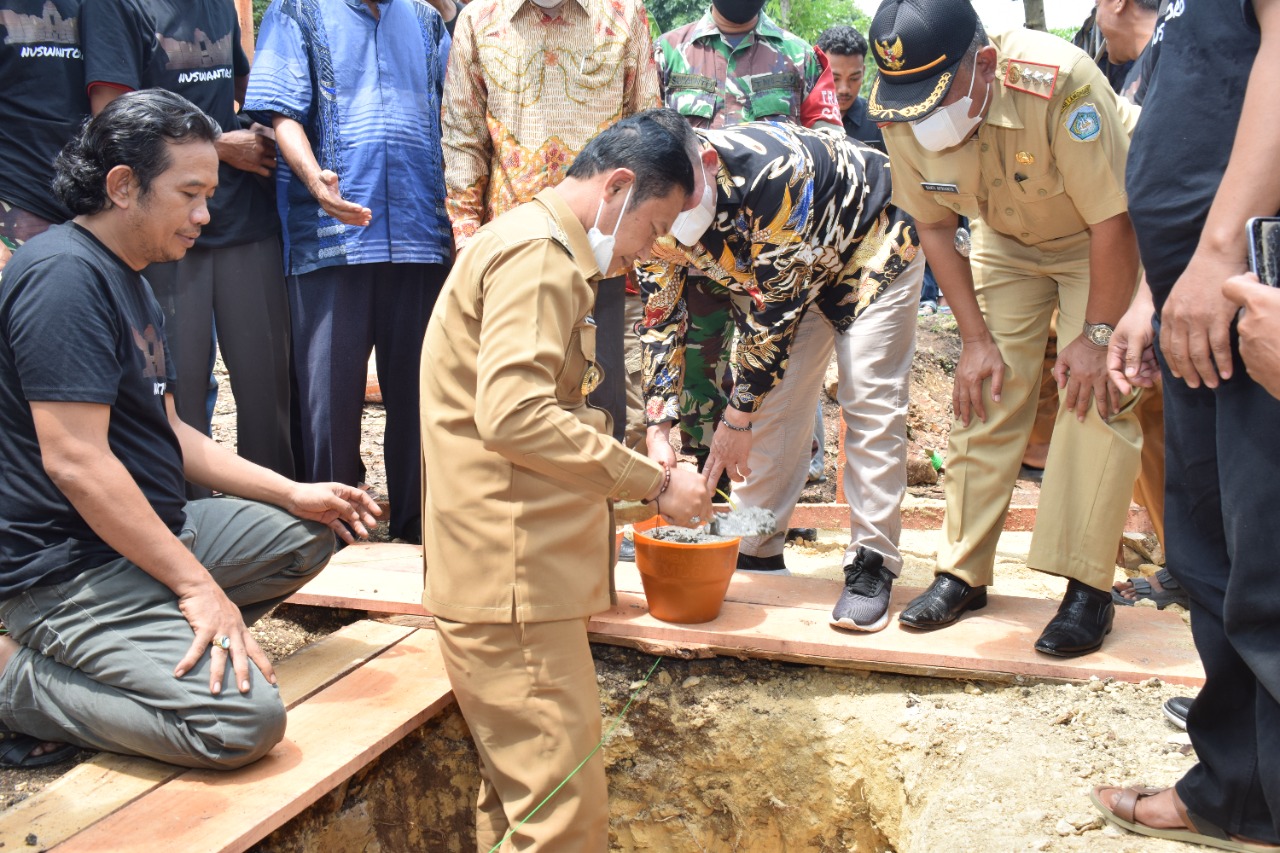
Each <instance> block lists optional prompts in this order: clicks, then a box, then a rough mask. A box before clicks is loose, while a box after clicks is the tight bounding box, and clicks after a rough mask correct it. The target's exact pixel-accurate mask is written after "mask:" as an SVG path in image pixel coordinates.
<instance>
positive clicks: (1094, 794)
mask: <svg viewBox="0 0 1280 853" xmlns="http://www.w3.org/2000/svg"><path fill="white" fill-rule="evenodd" d="M1166 790H1168V789H1167V788H1148V787H1145V786H1142V787H1136V788H1120V787H1117V786H1114V785H1099V786H1097V787H1096V788H1094V789H1093V790H1092V791H1090V792H1089V799H1090V800H1092V801H1093V804H1094V806H1096V807H1097V809H1098V811H1100V812H1102V816H1103V818H1105V819H1106V820H1107V821H1108V822H1110V823H1113V824H1115V825H1116V826H1118V827H1121V828H1122V829H1127V830H1129V831H1130V832H1133V833H1136V834H1138V835H1146V836H1148V837H1150V838H1164V839H1168V840H1169V841H1185V842H1188V843H1190V844H1203V845H1205V846H1206V847H1216V848H1218V849H1219V850H1234V851H1239V853H1276V851H1280V846H1277V845H1274V844H1259V843H1255V842H1252V841H1244V840H1242V839H1239V838H1232V837H1231V836H1230V835H1228V834H1227V833H1225V832H1223V831H1222V830H1221V829H1219V828H1218V827H1216V826H1214V825H1213V824H1211V823H1209V822H1208V821H1206V820H1204V819H1203V818H1200V817H1193V816H1192V815H1191V813H1190V812H1188V811H1187V807H1186V806H1185V805H1184V804H1183V803H1182V800H1181V799H1179V798H1178V797H1177V794H1176V792H1175V794H1174V803H1175V805H1176V807H1177V809H1178V814H1179V815H1181V817H1182V822H1183V824H1184V826H1182V827H1181V828H1178V829H1161V828H1159V827H1155V826H1147V825H1146V824H1145V823H1139V822H1138V819H1137V817H1136V816H1135V815H1134V809H1135V807H1136V806H1137V804H1138V801H1139V800H1143V799H1146V798H1147V797H1151V796H1154V795H1156V794H1159V793H1161V792H1162V791H1166ZM1103 791H1119V792H1120V796H1119V797H1118V798H1116V802H1115V806H1114V808H1115V810H1114V811H1112V810H1111V809H1110V808H1107V806H1106V804H1105V803H1103V801H1102V792H1103Z"/></svg>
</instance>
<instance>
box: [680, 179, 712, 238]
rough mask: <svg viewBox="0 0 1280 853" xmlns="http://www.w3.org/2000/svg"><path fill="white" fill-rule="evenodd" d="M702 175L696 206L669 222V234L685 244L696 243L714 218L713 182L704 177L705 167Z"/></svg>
mask: <svg viewBox="0 0 1280 853" xmlns="http://www.w3.org/2000/svg"><path fill="white" fill-rule="evenodd" d="M702 177H703V181H702V198H701V199H699V200H698V206H697V207H695V208H693V209H692V210H686V211H683V212H682V213H681V214H680V215H679V216H677V217H676V221H675V222H672V223H671V236H672V237H675V238H676V239H677V240H678V241H680V243H681V244H682V245H685V246H694V245H697V243H698V241H699V240H701V239H702V235H703V234H706V233H707V229H708V228H710V227H711V223H712V221H713V220H714V219H715V218H716V190H715V183H714V181H710V180H707V179H706V178H707V172H706V169H703V172H702Z"/></svg>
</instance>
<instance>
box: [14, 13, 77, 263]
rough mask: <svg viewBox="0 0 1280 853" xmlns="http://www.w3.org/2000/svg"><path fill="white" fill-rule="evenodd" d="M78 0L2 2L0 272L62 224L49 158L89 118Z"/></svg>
mask: <svg viewBox="0 0 1280 853" xmlns="http://www.w3.org/2000/svg"><path fill="white" fill-rule="evenodd" d="M79 15H80V0H0V80H3V81H4V83H3V85H0V269H4V265H5V262H6V261H7V260H8V259H9V253H10V250H12V249H14V248H17V247H18V246H21V245H22V244H23V243H24V242H26V241H27V240H30V239H31V238H32V237H34V236H36V235H37V234H40V233H42V232H43V231H44V230H45V229H46V228H48V227H49V226H50V225H53V224H54V223H57V222H65V221H66V220H67V219H68V218H69V217H70V213H69V212H68V211H67V209H66V208H65V207H63V206H62V203H61V202H59V201H58V200H57V199H55V198H54V196H53V190H52V186H51V185H52V183H53V158H54V157H56V156H57V155H58V151H60V150H61V149H62V146H63V145H66V144H67V140H69V139H70V138H71V137H72V136H73V135H75V131H76V128H77V127H78V126H79V124H80V122H81V121H82V120H83V119H84V117H85V116H86V115H88V113H89V99H88V98H87V97H86V96H85V92H84V60H83V58H82V56H81V54H80V32H79Z"/></svg>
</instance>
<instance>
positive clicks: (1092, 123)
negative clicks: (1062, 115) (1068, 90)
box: [1066, 104, 1102, 142]
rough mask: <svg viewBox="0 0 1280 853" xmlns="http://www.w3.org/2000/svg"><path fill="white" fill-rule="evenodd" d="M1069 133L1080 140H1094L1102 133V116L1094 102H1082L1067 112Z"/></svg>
mask: <svg viewBox="0 0 1280 853" xmlns="http://www.w3.org/2000/svg"><path fill="white" fill-rule="evenodd" d="M1066 128H1067V133H1069V134H1071V138H1072V139H1075V140H1077V141H1079V142H1092V141H1094V140H1095V139H1097V138H1098V136H1099V135H1100V134H1101V133H1102V116H1100V115H1098V108H1097V107H1095V106H1094V105H1093V104H1081V105H1080V106H1078V107H1076V108H1075V109H1074V110H1072V111H1071V112H1070V113H1068V114H1067V120H1066Z"/></svg>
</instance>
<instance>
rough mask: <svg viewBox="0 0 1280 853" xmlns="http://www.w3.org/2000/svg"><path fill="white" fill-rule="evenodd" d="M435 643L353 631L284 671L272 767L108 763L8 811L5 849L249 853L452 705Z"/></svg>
mask: <svg viewBox="0 0 1280 853" xmlns="http://www.w3.org/2000/svg"><path fill="white" fill-rule="evenodd" d="M435 643H436V639H435V632H434V631H418V630H415V629H414V628H413V627H411V626H399V625H389V624H384V623H378V622H368V621H366V622H358V623H356V624H353V625H349V626H347V627H346V628H343V629H342V630H340V631H338V632H336V633H334V634H332V635H330V636H328V637H326V638H324V639H322V640H321V641H320V642H318V643H316V644H315V645H313V646H310V647H308V648H306V649H303V650H302V651H300V652H298V653H297V654H295V655H293V656H291V657H289V658H288V659H286V660H284V661H282V662H280V663H279V664H277V666H276V672H277V675H278V676H279V680H280V692H281V698H282V699H283V700H284V702H285V706H286V707H287V708H288V709H289V728H288V734H287V736H286V738H285V740H284V741H283V742H282V743H281V744H279V745H278V746H277V747H276V748H275V749H273V750H272V751H271V752H270V753H269V754H268V755H267V756H266V757H265V758H263V759H262V760H261V761H258V762H256V763H254V764H253V765H251V766H249V767H247V768H243V769H241V770H234V771H197V770H186V769H184V768H182V767H175V766H173V765H170V764H162V763H160V762H155V761H149V760H147V759H144V758H136V757H129V756H122V755H112V754H110V753H101V754H99V755H97V756H95V757H94V758H92V759H90V760H89V761H86V762H84V763H83V764H80V765H78V766H76V767H74V768H73V769H71V770H70V771H69V772H67V773H66V774H64V775H63V776H62V777H60V778H59V779H58V780H57V781H55V782H53V783H52V784H50V785H49V786H48V787H46V788H44V789H43V790H41V791H40V792H39V793H37V794H35V795H34V796H32V797H29V798H28V799H26V800H23V801H22V802H20V803H18V804H17V805H15V806H13V807H12V808H10V809H8V810H6V811H4V812H3V813H0V847H3V848H4V849H5V850H11V849H15V850H23V849H31V848H30V847H29V845H28V842H27V839H28V838H29V837H30V836H34V837H35V841H36V846H37V847H38V849H41V850H46V849H51V848H52V849H56V850H59V851H70V850H92V851H103V850H130V851H134V850H138V851H141V850H155V851H163V853H171V851H173V850H181V851H184V853H187V851H239V850H245V849H247V848H248V847H249V846H250V845H252V844H253V843H255V842H256V841H258V840H260V839H261V838H263V837H264V836H265V835H267V834H268V833H269V832H271V831H272V830H274V829H276V828H278V827H279V826H281V825H282V824H283V823H284V822H285V821H287V820H288V819H290V818H292V817H293V816H295V815H297V814H298V813H299V812H300V811H302V809H303V808H305V807H306V806H308V805H310V804H311V803H313V802H315V801H316V800H317V799H319V798H320V797H321V796H323V795H324V794H325V793H327V792H328V791H329V790H331V789H332V788H333V787H334V786H335V785H337V784H338V783H340V782H341V781H343V780H345V779H347V778H349V777H350V776H351V775H352V774H353V773H355V772H356V771H358V770H359V769H361V768H362V767H364V766H365V765H366V764H368V763H369V761H371V760H372V759H373V758H374V757H376V756H377V755H379V754H381V753H382V752H383V751H384V750H385V749H386V748H387V747H388V746H390V745H391V744H393V743H395V742H396V741H398V740H399V739H400V738H401V737H403V736H404V735H405V734H406V733H408V732H409V731H412V730H413V729H414V728H416V727H417V726H419V725H421V723H422V722H423V721H424V720H425V719H427V718H429V717H430V716H432V715H433V714H434V713H436V712H437V711H438V710H439V709H441V708H442V707H444V706H445V705H447V704H448V703H449V702H451V701H452V693H451V692H450V689H449V684H448V680H447V679H446V678H445V675H444V671H443V663H442V662H441V660H440V657H439V653H438V651H437V649H436V646H435ZM339 706H341V713H336V712H335V709H336V708H338V707H339ZM352 715H358V718H359V719H360V720H361V725H360V726H359V727H358V729H352V728H351V727H350V725H349V722H350V720H351V719H353V718H354V717H353V716H352ZM211 820H216V822H217V826H218V827H219V830H218V832H216V833H212V832H209V826H210V825H211V824H210V821H211Z"/></svg>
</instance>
